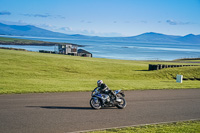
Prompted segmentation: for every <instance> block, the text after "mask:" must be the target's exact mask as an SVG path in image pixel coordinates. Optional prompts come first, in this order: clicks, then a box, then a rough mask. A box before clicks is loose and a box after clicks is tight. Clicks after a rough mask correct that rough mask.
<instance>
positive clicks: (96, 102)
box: [90, 98, 101, 109]
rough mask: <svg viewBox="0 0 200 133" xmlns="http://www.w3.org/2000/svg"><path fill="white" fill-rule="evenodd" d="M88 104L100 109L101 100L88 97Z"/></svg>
mask: <svg viewBox="0 0 200 133" xmlns="http://www.w3.org/2000/svg"><path fill="white" fill-rule="evenodd" d="M90 106H91V107H92V108H93V109H100V108H101V102H100V101H99V99H96V100H95V99H94V98H91V99H90Z"/></svg>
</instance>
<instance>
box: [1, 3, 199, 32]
mask: <svg viewBox="0 0 200 133" xmlns="http://www.w3.org/2000/svg"><path fill="white" fill-rule="evenodd" d="M0 22H2V23H5V24H20V25H35V26H38V27H41V28H44V29H48V30H52V31H56V32H62V33H67V34H84V35H92V36H134V35H139V34H142V33H145V32H157V33H163V34H168V35H186V34H190V33H192V34H196V35H197V34H200V0H0Z"/></svg>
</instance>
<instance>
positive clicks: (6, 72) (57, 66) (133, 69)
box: [0, 49, 200, 94]
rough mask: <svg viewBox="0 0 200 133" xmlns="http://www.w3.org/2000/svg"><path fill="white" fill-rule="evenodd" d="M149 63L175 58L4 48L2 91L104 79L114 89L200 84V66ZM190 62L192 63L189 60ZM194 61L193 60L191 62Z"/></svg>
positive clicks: (76, 87) (70, 86)
mask: <svg viewBox="0 0 200 133" xmlns="http://www.w3.org/2000/svg"><path fill="white" fill-rule="evenodd" d="M148 64H183V63H172V62H148V61H126V60H113V59H100V58H85V57H75V56H67V55H56V54H44V53H37V52H24V51H14V50H3V49H0V94H7V93H43V92H68V91H91V90H92V89H94V88H95V86H96V81H97V80H99V79H102V80H103V81H104V82H105V83H106V84H107V85H108V86H109V87H110V88H111V89H112V90H116V89H123V90H146V89H182V88H183V89H186V88H200V81H198V80H187V81H183V83H182V84H181V83H176V81H175V79H174V77H176V75H177V74H182V75H183V76H184V78H193V77H195V78H200V66H193V67H182V68H167V69H162V70H158V71H148ZM187 64H188V63H187ZM191 64H192V63H191Z"/></svg>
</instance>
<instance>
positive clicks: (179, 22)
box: [166, 20, 191, 25]
mask: <svg viewBox="0 0 200 133" xmlns="http://www.w3.org/2000/svg"><path fill="white" fill-rule="evenodd" d="M166 22H167V23H168V24H170V25H187V24H191V23H190V22H181V21H175V20H166Z"/></svg>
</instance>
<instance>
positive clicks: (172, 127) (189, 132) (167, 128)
mask: <svg viewBox="0 0 200 133" xmlns="http://www.w3.org/2000/svg"><path fill="white" fill-rule="evenodd" d="M116 132H117V133H199V132H200V121H185V122H176V123H170V124H155V125H146V126H136V127H127V128H121V129H109V130H104V131H94V132H89V133H116Z"/></svg>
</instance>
